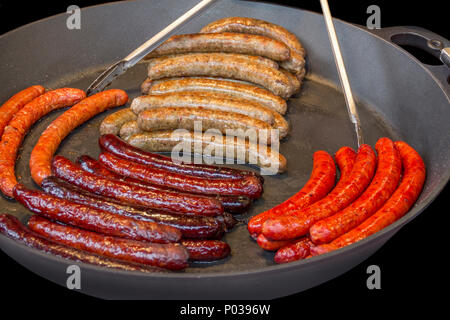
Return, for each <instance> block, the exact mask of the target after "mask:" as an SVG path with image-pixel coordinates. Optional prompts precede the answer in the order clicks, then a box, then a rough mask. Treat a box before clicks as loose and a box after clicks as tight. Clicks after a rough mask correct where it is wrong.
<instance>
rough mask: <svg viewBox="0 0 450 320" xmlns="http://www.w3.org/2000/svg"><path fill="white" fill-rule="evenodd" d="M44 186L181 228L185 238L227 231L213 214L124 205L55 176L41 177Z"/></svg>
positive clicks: (214, 235) (113, 210) (55, 192)
mask: <svg viewBox="0 0 450 320" xmlns="http://www.w3.org/2000/svg"><path fill="white" fill-rule="evenodd" d="M41 188H42V190H44V191H45V192H46V193H47V194H50V195H52V196H55V197H58V198H60V199H66V200H69V201H72V202H75V203H78V204H84V205H87V206H89V207H93V208H96V209H99V210H103V211H108V212H110V213H113V214H118V215H121V216H125V217H129V218H133V219H136V220H140V221H148V222H156V223H159V224H162V225H167V226H171V227H174V228H176V229H178V230H180V232H181V235H182V237H183V238H188V239H207V238H217V237H219V236H221V235H222V234H223V233H224V225H223V223H222V222H221V221H220V222H219V221H218V220H217V219H215V218H213V217H202V216H187V215H180V214H170V213H167V212H162V211H155V210H149V209H148V208H145V207H139V206H131V205H123V204H121V203H120V202H119V201H116V200H113V199H109V198H106V197H102V196H98V195H95V194H91V193H89V192H86V191H84V190H82V189H80V188H78V187H75V186H72V185H71V184H69V183H67V182H64V181H62V180H60V179H58V178H56V177H52V176H50V177H47V178H45V179H44V180H43V181H42V184H41Z"/></svg>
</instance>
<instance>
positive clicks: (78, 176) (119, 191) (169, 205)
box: [52, 156, 223, 216]
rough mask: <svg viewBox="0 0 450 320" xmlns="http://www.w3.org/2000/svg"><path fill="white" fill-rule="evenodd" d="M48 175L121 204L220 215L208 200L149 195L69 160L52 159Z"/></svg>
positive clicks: (218, 205) (219, 206)
mask: <svg viewBox="0 0 450 320" xmlns="http://www.w3.org/2000/svg"><path fill="white" fill-rule="evenodd" d="M52 172H53V173H54V175H55V176H56V177H58V178H60V179H62V180H64V181H67V182H69V183H71V184H73V185H75V186H77V187H79V188H81V189H83V190H86V191H89V192H92V193H96V194H98V195H101V196H105V197H108V198H114V199H117V200H120V201H122V202H124V203H129V204H134V205H141V206H146V207H148V208H150V209H157V210H163V211H168V212H177V213H180V214H192V215H205V216H216V215H219V214H222V213H223V207H222V204H221V203H220V202H219V201H217V200H215V199H211V198H206V197H202V196H197V195H186V194H179V193H176V192H165V191H153V190H151V189H149V188H145V187H141V186H137V185H133V184H130V183H127V182H124V181H120V180H114V179H109V178H106V177H102V176H99V175H97V174H92V173H89V172H86V171H84V170H83V169H81V168H80V167H79V166H77V165H75V164H74V163H72V162H71V161H70V160H68V159H66V158H64V157H62V156H55V157H54V158H53V162H52Z"/></svg>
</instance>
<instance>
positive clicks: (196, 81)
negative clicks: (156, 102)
mask: <svg viewBox="0 0 450 320" xmlns="http://www.w3.org/2000/svg"><path fill="white" fill-rule="evenodd" d="M181 91H203V92H213V93H214V92H218V93H225V94H228V95H230V96H232V97H234V98H238V99H245V100H250V101H254V102H257V103H260V104H262V105H264V106H265V107H268V108H270V109H272V110H273V111H276V112H278V113H280V114H285V113H286V110H287V104H286V101H285V100H284V99H282V98H280V97H279V96H277V95H274V94H273V93H272V92H270V91H269V90H266V89H263V88H260V87H257V86H255V85H252V84H250V83H243V82H236V81H229V80H225V79H211V78H169V79H161V80H155V81H152V80H150V82H147V83H146V85H145V86H144V88H143V92H142V93H144V94H166V93H173V92H181ZM130 121H131V120H130Z"/></svg>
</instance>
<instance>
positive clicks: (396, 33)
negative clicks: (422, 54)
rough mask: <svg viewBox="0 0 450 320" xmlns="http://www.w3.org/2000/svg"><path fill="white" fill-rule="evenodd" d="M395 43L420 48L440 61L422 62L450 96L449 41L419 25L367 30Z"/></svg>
mask: <svg viewBox="0 0 450 320" xmlns="http://www.w3.org/2000/svg"><path fill="white" fill-rule="evenodd" d="M369 31H370V32H372V33H374V34H375V35H377V36H379V37H381V38H383V39H385V40H387V41H389V42H392V43H394V44H396V45H399V46H401V45H408V46H412V47H416V48H419V49H422V50H424V51H426V52H428V53H430V54H431V55H433V56H434V57H436V58H438V59H440V60H441V61H442V64H441V65H429V64H425V63H422V65H423V66H424V67H425V68H427V69H428V70H429V71H430V72H431V73H432V74H433V75H434V76H435V78H436V79H437V80H438V81H439V82H440V83H441V87H442V88H443V89H444V90H445V91H446V92H447V94H448V95H449V96H450V41H449V40H447V39H445V38H444V37H441V36H440V35H438V34H436V33H434V32H431V31H429V30H426V29H423V28H420V27H410V26H405V27H403V26H400V27H388V28H382V29H373V30H369Z"/></svg>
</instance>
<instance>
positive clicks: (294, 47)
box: [200, 17, 306, 73]
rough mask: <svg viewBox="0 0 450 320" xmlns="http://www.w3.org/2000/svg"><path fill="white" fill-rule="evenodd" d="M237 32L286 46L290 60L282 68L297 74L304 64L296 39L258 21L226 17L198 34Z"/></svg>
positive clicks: (303, 51)
mask: <svg viewBox="0 0 450 320" xmlns="http://www.w3.org/2000/svg"><path fill="white" fill-rule="evenodd" d="M222 32H238V33H247V34H256V35H262V36H266V37H269V38H272V39H275V40H278V41H280V42H283V43H284V44H286V45H287V46H288V47H289V48H290V49H291V52H290V58H289V60H288V61H285V62H283V63H282V64H281V65H282V67H283V68H285V69H287V70H289V71H291V72H294V73H298V72H299V70H300V69H301V68H302V67H303V66H304V64H305V59H304V58H305V55H306V52H305V49H304V48H303V46H302V45H301V43H300V41H299V40H298V39H297V37H296V36H295V35H294V34H293V33H291V32H289V31H288V30H286V29H285V28H283V27H281V26H279V25H276V24H273V23H270V22H267V21H263V20H259V19H253V18H245V17H228V18H223V19H220V20H217V21H214V22H211V23H210V24H208V25H207V26H205V27H203V28H202V29H201V30H200V33H222Z"/></svg>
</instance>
